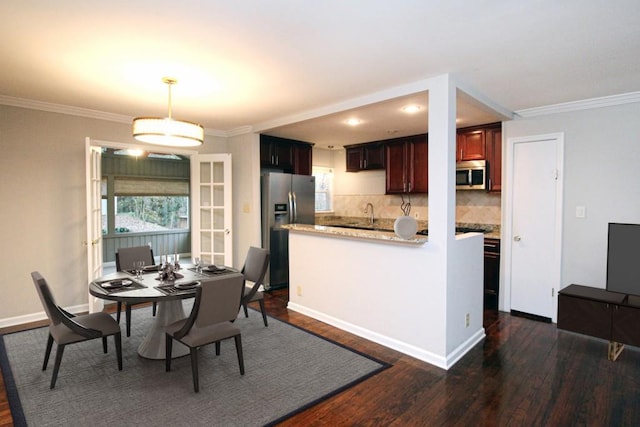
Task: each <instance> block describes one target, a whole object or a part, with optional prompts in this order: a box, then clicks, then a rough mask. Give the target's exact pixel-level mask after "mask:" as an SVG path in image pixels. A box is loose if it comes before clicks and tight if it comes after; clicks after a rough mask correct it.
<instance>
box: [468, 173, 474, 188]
mask: <svg viewBox="0 0 640 427" xmlns="http://www.w3.org/2000/svg"><path fill="white" fill-rule="evenodd" d="M472 179H473V178H472V177H471V169H469V170H468V171H467V182H468V183H469V187H471V186H472V185H473V181H472Z"/></svg>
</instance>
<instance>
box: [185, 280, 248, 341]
mask: <svg viewBox="0 0 640 427" xmlns="http://www.w3.org/2000/svg"><path fill="white" fill-rule="evenodd" d="M243 282H244V280H243V278H242V275H241V274H229V275H225V276H222V277H221V278H220V279H218V280H213V281H210V282H204V283H203V284H202V286H201V287H200V288H198V292H197V294H196V301H195V303H194V304H197V307H198V308H197V312H196V313H195V316H196V318H195V322H194V323H195V326H196V327H197V328H205V327H207V326H210V325H214V324H216V323H221V322H231V321H233V320H235V319H236V317H238V307H239V306H240V298H241V297H242V291H243V286H244V283H243Z"/></svg>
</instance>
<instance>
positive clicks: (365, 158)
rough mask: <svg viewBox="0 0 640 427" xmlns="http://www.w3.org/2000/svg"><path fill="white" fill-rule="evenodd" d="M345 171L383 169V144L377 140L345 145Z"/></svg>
mask: <svg viewBox="0 0 640 427" xmlns="http://www.w3.org/2000/svg"><path fill="white" fill-rule="evenodd" d="M344 148H345V150H346V156H347V159H346V160H347V162H346V163H347V172H360V171H365V170H377V169H384V146H383V145H382V144H381V143H379V142H374V143H366V144H356V145H345V147H344Z"/></svg>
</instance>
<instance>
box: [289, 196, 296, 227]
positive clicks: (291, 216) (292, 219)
mask: <svg viewBox="0 0 640 427" xmlns="http://www.w3.org/2000/svg"><path fill="white" fill-rule="evenodd" d="M294 215H295V204H294V202H293V193H292V192H291V191H289V224H293V223H294V222H295V217H294Z"/></svg>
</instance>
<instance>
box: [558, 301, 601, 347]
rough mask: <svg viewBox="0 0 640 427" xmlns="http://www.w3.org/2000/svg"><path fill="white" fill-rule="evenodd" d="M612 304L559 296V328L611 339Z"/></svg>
mask: <svg viewBox="0 0 640 427" xmlns="http://www.w3.org/2000/svg"><path fill="white" fill-rule="evenodd" d="M611 307H612V306H611V305H610V304H607V303H605V302H600V301H593V300H588V299H584V298H576V297H572V296H568V295H562V294H560V295H559V296H558V328H560V329H564V330H567V331H571V332H577V333H579V334H584V335H589V336H592V337H597V338H602V339H605V340H610V339H611Z"/></svg>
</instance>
